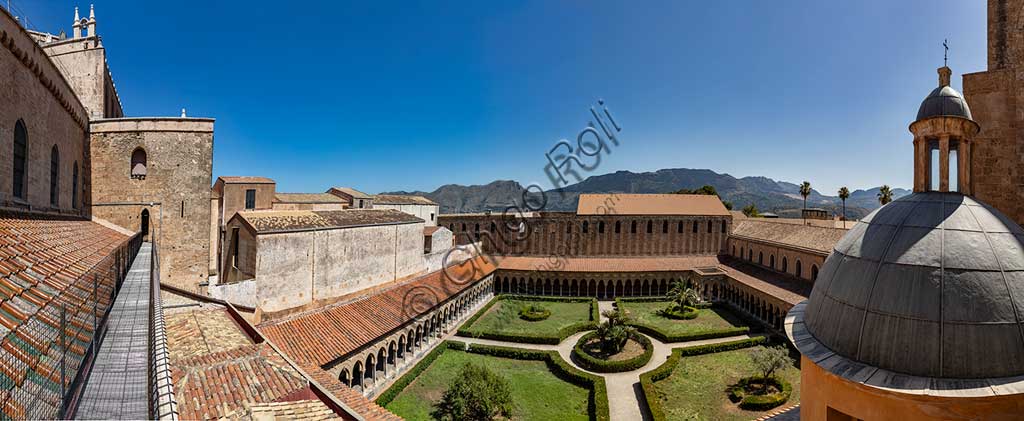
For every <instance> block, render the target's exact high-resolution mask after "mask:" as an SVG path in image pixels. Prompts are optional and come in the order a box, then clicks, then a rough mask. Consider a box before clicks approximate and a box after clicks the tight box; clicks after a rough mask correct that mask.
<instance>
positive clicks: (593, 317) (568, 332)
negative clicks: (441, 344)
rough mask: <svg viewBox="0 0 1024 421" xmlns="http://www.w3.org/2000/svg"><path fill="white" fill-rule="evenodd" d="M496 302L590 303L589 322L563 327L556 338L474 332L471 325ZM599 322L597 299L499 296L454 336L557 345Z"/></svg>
mask: <svg viewBox="0 0 1024 421" xmlns="http://www.w3.org/2000/svg"><path fill="white" fill-rule="evenodd" d="M498 300H522V301H551V302H563V303H586V302H589V303H590V320H589V321H586V322H578V323H573V324H571V325H568V326H565V327H563V328H561V329H559V330H558V333H557V334H556V336H550V335H529V334H513V333H497V332H486V331H474V330H473V329H472V328H473V323H475V322H476V321H477V320H478V319H479V318H480V317H481V316H483V315H484V314H485V313H487V311H488V310H490V308H491V306H493V305H494V303H496V302H498ZM600 320H601V311H600V310H598V307H597V299H596V298H589V297H544V296H534V295H504V294H503V295H499V296H497V297H495V298H494V299H492V300H491V302H489V303H487V305H486V306H484V308H482V309H480V311H478V312H477V313H476V314H474V315H473V316H472V317H470V318H469V319H468V320H466V322H465V323H463V324H462V327H461V328H459V330H458V331H457V332H455V334H456V335H458V336H462V337H467V338H481V339H490V340H495V341H506V342H519V343H527V344H546V345H558V344H560V343H562V341H564V340H565V338H568V337H570V336H572V335H575V334H577V333H579V332H583V331H586V330H594V329H597V325H598V322H599V321H600Z"/></svg>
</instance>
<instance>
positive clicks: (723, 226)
mask: <svg viewBox="0 0 1024 421" xmlns="http://www.w3.org/2000/svg"><path fill="white" fill-rule="evenodd" d="M722 234H725V221H722Z"/></svg>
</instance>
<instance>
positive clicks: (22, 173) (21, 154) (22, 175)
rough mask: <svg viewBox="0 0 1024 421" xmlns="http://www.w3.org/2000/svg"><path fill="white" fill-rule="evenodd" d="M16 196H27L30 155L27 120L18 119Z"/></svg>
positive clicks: (16, 134)
mask: <svg viewBox="0 0 1024 421" xmlns="http://www.w3.org/2000/svg"><path fill="white" fill-rule="evenodd" d="M12 156H13V158H14V165H13V168H14V177H13V178H14V188H13V190H12V191H13V193H14V197H17V198H21V199H24V198H25V190H27V189H26V188H25V182H26V181H27V180H26V179H27V178H28V177H26V171H27V169H26V163H27V162H26V158H27V157H28V130H27V129H25V122H24V121H22V120H18V122H17V123H14V154H13V155H12Z"/></svg>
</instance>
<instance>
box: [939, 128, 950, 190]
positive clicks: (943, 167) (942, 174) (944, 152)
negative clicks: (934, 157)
mask: <svg viewBox="0 0 1024 421" xmlns="http://www.w3.org/2000/svg"><path fill="white" fill-rule="evenodd" d="M939 191H941V192H948V191H949V135H943V136H942V137H940V138H939Z"/></svg>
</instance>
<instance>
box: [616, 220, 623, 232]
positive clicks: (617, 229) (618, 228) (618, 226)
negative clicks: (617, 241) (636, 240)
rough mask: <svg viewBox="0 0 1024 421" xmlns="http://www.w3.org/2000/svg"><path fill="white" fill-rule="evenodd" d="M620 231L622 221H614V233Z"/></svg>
mask: <svg viewBox="0 0 1024 421" xmlns="http://www.w3.org/2000/svg"><path fill="white" fill-rule="evenodd" d="M621 232H622V221H615V233H616V234H619V233H621Z"/></svg>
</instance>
